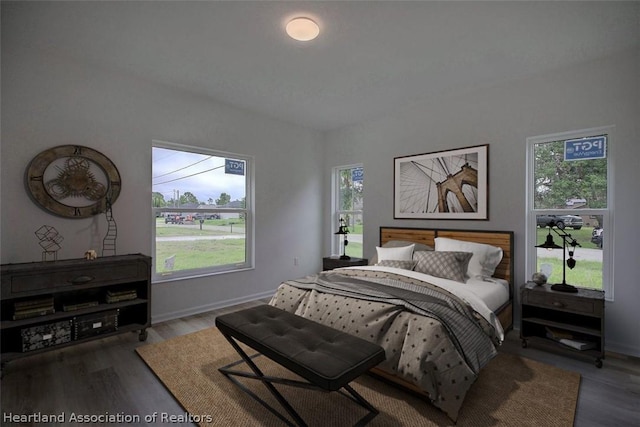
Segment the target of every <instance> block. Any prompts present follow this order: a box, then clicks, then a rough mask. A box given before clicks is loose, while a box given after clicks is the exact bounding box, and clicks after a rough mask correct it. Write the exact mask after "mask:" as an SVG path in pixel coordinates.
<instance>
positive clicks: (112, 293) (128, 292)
mask: <svg viewBox="0 0 640 427" xmlns="http://www.w3.org/2000/svg"><path fill="white" fill-rule="evenodd" d="M131 294H133V295H137V291H136V290H135V289H126V290H124V291H111V290H109V291H107V295H109V296H112V297H118V296H123V295H131Z"/></svg>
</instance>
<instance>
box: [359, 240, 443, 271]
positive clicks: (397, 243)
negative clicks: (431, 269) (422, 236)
mask: <svg viewBox="0 0 640 427" xmlns="http://www.w3.org/2000/svg"><path fill="white" fill-rule="evenodd" d="M409 245H416V246H415V247H414V248H413V250H414V251H432V250H434V248H433V246H429V245H425V244H423V243H413V242H407V241H406V240H389V241H388V242H387V243H385V244H384V245H382V247H383V248H401V247H404V246H409ZM377 264H378V254H375V255H374V256H373V257H371V259H370V260H369V265H377Z"/></svg>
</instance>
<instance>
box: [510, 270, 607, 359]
mask: <svg viewBox="0 0 640 427" xmlns="http://www.w3.org/2000/svg"><path fill="white" fill-rule="evenodd" d="M521 291H522V320H521V324H520V338H521V339H522V346H523V347H527V346H528V345H529V344H534V345H536V346H539V347H541V348H543V349H545V350H549V351H554V352H556V353H561V354H564V355H567V356H573V357H587V358H592V359H594V360H595V365H596V366H597V367H598V368H601V367H602V359H604V292H603V291H598V290H593V289H580V288H579V289H578V292H577V293H566V292H556V291H553V290H551V285H549V284H545V285H542V286H537V285H535V284H534V283H531V282H529V283H527V284H526V285H523V286H522V289H521ZM580 348H582V349H580Z"/></svg>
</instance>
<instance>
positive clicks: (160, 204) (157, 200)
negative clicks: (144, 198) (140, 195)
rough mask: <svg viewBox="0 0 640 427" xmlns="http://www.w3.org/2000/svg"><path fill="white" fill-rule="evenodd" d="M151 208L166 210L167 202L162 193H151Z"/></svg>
mask: <svg viewBox="0 0 640 427" xmlns="http://www.w3.org/2000/svg"><path fill="white" fill-rule="evenodd" d="M151 206H152V207H154V208H164V207H165V206H167V202H166V201H165V200H164V196H163V195H162V193H158V192H157V191H154V192H153V193H151Z"/></svg>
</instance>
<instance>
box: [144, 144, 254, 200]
mask: <svg viewBox="0 0 640 427" xmlns="http://www.w3.org/2000/svg"><path fill="white" fill-rule="evenodd" d="M232 160H233V159H232ZM152 176H153V181H152V191H154V192H158V193H162V195H163V196H164V199H165V200H166V201H168V200H170V199H173V198H174V195H177V193H178V192H179V194H180V195H182V194H184V193H185V192H187V191H189V192H191V193H193V194H194V195H195V196H196V197H197V198H198V201H200V202H202V203H207V202H208V200H209V199H212V200H213V201H214V202H215V200H216V199H218V198H220V194H221V193H227V194H229V195H230V196H231V200H232V201H234V200H242V199H243V198H244V197H245V176H244V175H234V174H229V173H225V157H219V156H214V155H209V154H199V153H189V152H185V151H179V150H172V149H167V148H161V147H153V169H152Z"/></svg>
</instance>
